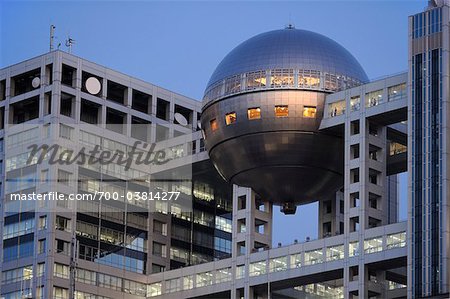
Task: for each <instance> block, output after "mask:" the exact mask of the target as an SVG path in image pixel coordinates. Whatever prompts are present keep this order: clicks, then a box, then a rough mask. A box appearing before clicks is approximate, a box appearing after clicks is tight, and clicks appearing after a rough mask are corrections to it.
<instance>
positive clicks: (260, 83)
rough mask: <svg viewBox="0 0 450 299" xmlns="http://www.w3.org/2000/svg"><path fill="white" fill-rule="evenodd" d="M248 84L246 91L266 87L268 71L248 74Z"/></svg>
mask: <svg viewBox="0 0 450 299" xmlns="http://www.w3.org/2000/svg"><path fill="white" fill-rule="evenodd" d="M246 78H247V81H246V82H247V83H246V87H245V89H247V90H251V89H257V88H259V87H265V86H266V81H267V79H266V71H256V72H249V73H247V74H246Z"/></svg>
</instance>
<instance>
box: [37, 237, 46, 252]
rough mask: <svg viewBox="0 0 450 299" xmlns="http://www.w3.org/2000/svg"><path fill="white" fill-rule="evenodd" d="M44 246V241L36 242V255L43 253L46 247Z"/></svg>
mask: <svg viewBox="0 0 450 299" xmlns="http://www.w3.org/2000/svg"><path fill="white" fill-rule="evenodd" d="M45 244H46V242H45V239H42V240H39V241H38V254H41V253H45V247H46V246H45Z"/></svg>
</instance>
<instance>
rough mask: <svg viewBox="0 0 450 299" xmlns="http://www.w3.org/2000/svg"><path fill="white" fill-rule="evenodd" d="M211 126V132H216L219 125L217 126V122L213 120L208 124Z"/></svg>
mask: <svg viewBox="0 0 450 299" xmlns="http://www.w3.org/2000/svg"><path fill="white" fill-rule="evenodd" d="M209 123H210V124H211V131H213V132H214V131H217V129H218V128H219V125H218V124H217V120H216V119H215V118H214V119H212V120H211V121H210V122H209Z"/></svg>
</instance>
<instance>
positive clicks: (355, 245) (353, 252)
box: [348, 241, 359, 257]
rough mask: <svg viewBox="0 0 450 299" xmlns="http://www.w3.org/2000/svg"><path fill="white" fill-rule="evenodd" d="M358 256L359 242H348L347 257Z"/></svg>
mask: <svg viewBox="0 0 450 299" xmlns="http://www.w3.org/2000/svg"><path fill="white" fill-rule="evenodd" d="M358 255H359V242H358V241H356V242H350V243H349V244H348V256H349V257H352V256H358Z"/></svg>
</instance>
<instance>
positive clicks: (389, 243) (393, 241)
mask: <svg viewBox="0 0 450 299" xmlns="http://www.w3.org/2000/svg"><path fill="white" fill-rule="evenodd" d="M405 246H406V233H405V232H403V233H398V234H393V235H388V236H387V239H386V248H387V249H392V248H399V247H405Z"/></svg>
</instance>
